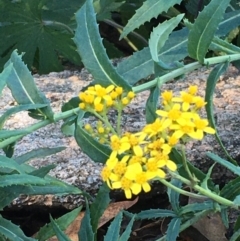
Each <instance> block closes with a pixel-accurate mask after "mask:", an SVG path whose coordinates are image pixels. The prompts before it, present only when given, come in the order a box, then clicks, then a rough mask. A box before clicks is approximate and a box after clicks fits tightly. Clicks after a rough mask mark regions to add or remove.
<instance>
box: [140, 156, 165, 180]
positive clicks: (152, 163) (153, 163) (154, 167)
mask: <svg viewBox="0 0 240 241" xmlns="http://www.w3.org/2000/svg"><path fill="white" fill-rule="evenodd" d="M164 166H165V163H163V162H161V161H159V160H157V159H155V158H152V159H148V160H147V162H146V164H145V167H146V169H147V171H148V172H150V173H151V174H152V175H153V176H154V177H160V178H165V176H166V173H165V172H164V171H163V170H162V169H161V167H164Z"/></svg>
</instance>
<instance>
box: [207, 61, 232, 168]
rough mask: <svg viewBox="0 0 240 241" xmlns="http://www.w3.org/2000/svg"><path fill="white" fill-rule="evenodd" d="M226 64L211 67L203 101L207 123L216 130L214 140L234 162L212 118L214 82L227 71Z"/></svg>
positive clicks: (227, 64)
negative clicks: (204, 102)
mask: <svg viewBox="0 0 240 241" xmlns="http://www.w3.org/2000/svg"><path fill="white" fill-rule="evenodd" d="M228 66H229V63H228V62H226V63H221V64H218V65H216V66H215V67H214V68H213V70H212V71H211V73H210V74H209V76H208V78H207V85H206V91H205V101H206V102H207V104H206V106H205V108H206V112H207V118H208V121H209V124H210V126H211V127H212V128H214V129H215V130H216V134H215V137H216V140H217V141H218V143H219V145H220V146H221V148H222V150H223V151H224V153H225V154H226V155H227V156H228V157H229V159H230V160H231V162H232V163H234V164H235V163H236V162H235V161H234V160H233V159H232V158H231V156H230V154H229V153H228V151H227V150H226V148H225V147H224V145H223V143H222V141H221V139H220V137H219V135H218V133H217V128H216V125H215V120H214V113H213V94H214V90H215V86H216V83H217V81H218V80H219V78H220V76H221V75H222V74H223V73H225V72H226V71H227V69H228Z"/></svg>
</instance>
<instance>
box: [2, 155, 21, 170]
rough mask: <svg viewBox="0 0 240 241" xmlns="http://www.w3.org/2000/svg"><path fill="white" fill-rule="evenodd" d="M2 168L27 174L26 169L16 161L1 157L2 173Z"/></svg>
mask: <svg viewBox="0 0 240 241" xmlns="http://www.w3.org/2000/svg"><path fill="white" fill-rule="evenodd" d="M1 168H9V169H11V170H16V171H17V172H19V173H25V171H24V168H23V167H22V166H20V165H19V164H18V163H17V162H16V161H15V160H13V159H11V158H7V157H5V156H2V155H0V171H1Z"/></svg>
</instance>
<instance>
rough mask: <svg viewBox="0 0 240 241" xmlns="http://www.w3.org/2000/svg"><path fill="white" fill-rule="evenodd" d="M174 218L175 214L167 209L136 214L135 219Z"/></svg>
mask: <svg viewBox="0 0 240 241" xmlns="http://www.w3.org/2000/svg"><path fill="white" fill-rule="evenodd" d="M166 217H176V213H175V212H173V211H171V210H168V209H150V210H147V211H141V212H140V213H138V214H137V216H136V218H137V219H151V218H166Z"/></svg>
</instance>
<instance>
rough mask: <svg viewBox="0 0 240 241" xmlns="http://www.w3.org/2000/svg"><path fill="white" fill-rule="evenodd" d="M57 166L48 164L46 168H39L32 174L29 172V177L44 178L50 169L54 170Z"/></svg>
mask: <svg viewBox="0 0 240 241" xmlns="http://www.w3.org/2000/svg"><path fill="white" fill-rule="evenodd" d="M56 166H57V165H55V164H49V165H47V166H44V167H41V168H39V169H36V170H34V171H32V172H29V173H28V174H29V175H33V176H36V177H42V178H44V177H45V176H46V175H47V174H48V173H49V172H50V171H51V170H52V169H54V168H55V167H56Z"/></svg>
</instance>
